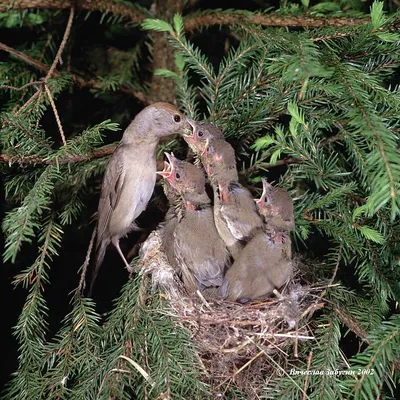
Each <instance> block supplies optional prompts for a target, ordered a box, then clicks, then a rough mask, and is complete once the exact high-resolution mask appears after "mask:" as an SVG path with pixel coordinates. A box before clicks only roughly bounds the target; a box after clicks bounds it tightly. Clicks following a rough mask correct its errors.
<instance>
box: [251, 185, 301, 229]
mask: <svg viewBox="0 0 400 400" xmlns="http://www.w3.org/2000/svg"><path fill="white" fill-rule="evenodd" d="M262 184H263V192H262V194H261V197H260V199H258V200H256V203H257V206H258V209H259V212H260V214H261V216H262V217H263V219H264V222H265V223H266V225H267V226H270V227H273V228H274V229H278V230H279V229H282V230H286V231H292V230H293V229H294V214H293V200H292V198H291V197H290V194H289V193H288V192H287V191H286V190H284V189H282V188H279V187H276V186H272V185H271V184H270V183H268V182H267V181H266V179H262Z"/></svg>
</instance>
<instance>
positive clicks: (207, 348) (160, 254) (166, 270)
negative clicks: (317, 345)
mask: <svg viewBox="0 0 400 400" xmlns="http://www.w3.org/2000/svg"><path fill="white" fill-rule="evenodd" d="M139 255H140V261H139V263H138V264H137V265H138V266H139V267H140V268H141V271H142V273H144V274H151V276H152V284H153V288H154V289H157V288H158V289H161V290H162V291H163V292H164V293H165V295H166V296H167V298H168V300H169V303H170V308H169V309H168V310H165V312H166V313H167V314H168V315H170V316H172V317H173V318H174V320H175V321H176V323H178V324H179V325H181V326H182V327H184V328H185V329H187V330H188V331H189V332H190V334H191V337H192V339H193V340H194V342H195V343H196V345H197V348H198V359H199V361H200V363H201V365H202V366H203V369H204V375H205V379H204V380H205V381H207V382H208V383H209V384H210V385H211V388H212V391H213V393H214V394H215V395H216V396H218V397H219V396H223V394H224V392H226V391H227V390H230V391H231V390H232V389H234V388H237V389H239V390H240V391H241V393H243V394H245V395H246V396H247V398H249V399H253V398H254V399H256V398H259V397H258V395H259V394H260V392H261V390H262V388H263V386H265V383H266V382H267V379H268V378H271V377H274V376H275V375H276V374H277V373H278V374H279V373H282V371H283V370H284V369H282V370H280V368H282V367H279V365H284V360H287V359H295V358H296V356H297V346H298V343H299V341H305V340H314V337H313V334H312V332H310V329H309V327H308V326H307V321H308V320H309V319H310V318H311V316H312V314H313V313H314V312H315V311H316V310H318V309H320V308H322V307H323V305H324V303H323V301H322V296H323V295H321V294H322V292H323V291H324V290H325V289H326V288H325V287H320V288H311V287H310V286H302V285H301V284H300V273H299V271H300V270H301V266H300V264H301V262H300V261H296V260H295V264H297V268H295V269H296V270H297V272H296V273H295V276H294V277H293V279H292V280H291V282H290V284H289V285H288V286H287V287H285V288H283V289H281V290H280V292H277V291H275V296H273V297H271V298H269V299H266V300H265V301H263V302H253V303H251V304H247V305H242V304H238V303H232V302H227V301H219V300H215V299H213V298H212V297H211V294H210V293H207V291H205V292H199V291H198V292H196V293H195V294H194V295H192V296H189V295H188V293H187V292H186V291H185V288H184V287H183V285H182V282H181V281H180V280H179V279H178V278H177V276H176V274H175V272H174V270H173V268H172V267H171V266H170V264H169V263H168V261H167V258H166V255H165V253H164V250H163V248H162V243H161V230H160V229H159V230H157V231H154V232H152V234H151V235H150V236H149V238H148V239H147V240H146V241H145V242H144V243H143V245H142V247H141V250H140V252H139ZM299 266H300V267H299ZM288 345H292V347H290V346H288ZM287 348H291V354H287V353H286V351H285V350H284V349H287ZM283 368H284V367H283Z"/></svg>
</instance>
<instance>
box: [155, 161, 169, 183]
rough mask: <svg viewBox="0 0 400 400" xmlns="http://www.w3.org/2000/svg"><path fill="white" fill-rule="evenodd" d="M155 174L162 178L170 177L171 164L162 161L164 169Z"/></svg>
mask: <svg viewBox="0 0 400 400" xmlns="http://www.w3.org/2000/svg"><path fill="white" fill-rule="evenodd" d="M156 174H158V175H161V176H162V177H163V178H165V179H166V178H168V177H169V176H170V175H171V164H169V163H168V162H167V161H164V169H163V170H162V171H157V172H156Z"/></svg>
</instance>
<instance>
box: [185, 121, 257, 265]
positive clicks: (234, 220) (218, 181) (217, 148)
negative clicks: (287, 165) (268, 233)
mask: <svg viewBox="0 0 400 400" xmlns="http://www.w3.org/2000/svg"><path fill="white" fill-rule="evenodd" d="M195 130H196V128H195V127H194V128H193V131H195ZM202 162H203V165H204V167H205V170H206V171H207V174H208V176H209V178H210V182H211V186H212V188H213V191H214V218H215V224H216V227H217V230H218V233H219V235H220V236H221V238H222V239H223V240H224V242H225V244H226V246H227V247H228V249H229V251H230V253H231V255H232V257H233V259H236V258H237V257H238V255H239V254H240V252H241V250H242V248H243V244H244V243H246V242H247V241H249V240H250V239H251V238H252V237H253V236H254V235H255V234H256V233H257V232H258V231H259V230H262V227H263V221H262V219H261V217H260V215H259V213H258V211H257V207H256V205H255V203H254V200H253V197H252V195H251V193H250V192H249V191H248V190H247V189H246V188H245V187H244V186H243V185H241V184H240V183H239V178H238V172H237V169H236V158H235V152H234V150H233V148H232V146H231V145H230V144H229V143H228V142H226V141H224V140H215V139H210V140H207V143H206V148H205V150H204V152H203V155H202Z"/></svg>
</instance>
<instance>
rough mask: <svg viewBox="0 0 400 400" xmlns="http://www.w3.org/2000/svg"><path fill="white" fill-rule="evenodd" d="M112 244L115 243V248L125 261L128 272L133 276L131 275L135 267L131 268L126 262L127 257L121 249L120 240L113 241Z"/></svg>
mask: <svg viewBox="0 0 400 400" xmlns="http://www.w3.org/2000/svg"><path fill="white" fill-rule="evenodd" d="M112 243H113V245H114V246H115V248H116V249H117V251H118V254H119V255H120V257H121V258H122V260H123V262H124V264H125V267H126V269H127V270H128V272H129V273H130V274H131V273H132V272H133V267H131V266H130V265H129V264H128V261H126V258H125V256H124V255H123V253H122V250H121V248H120V247H119V240H113V242H112Z"/></svg>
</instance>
